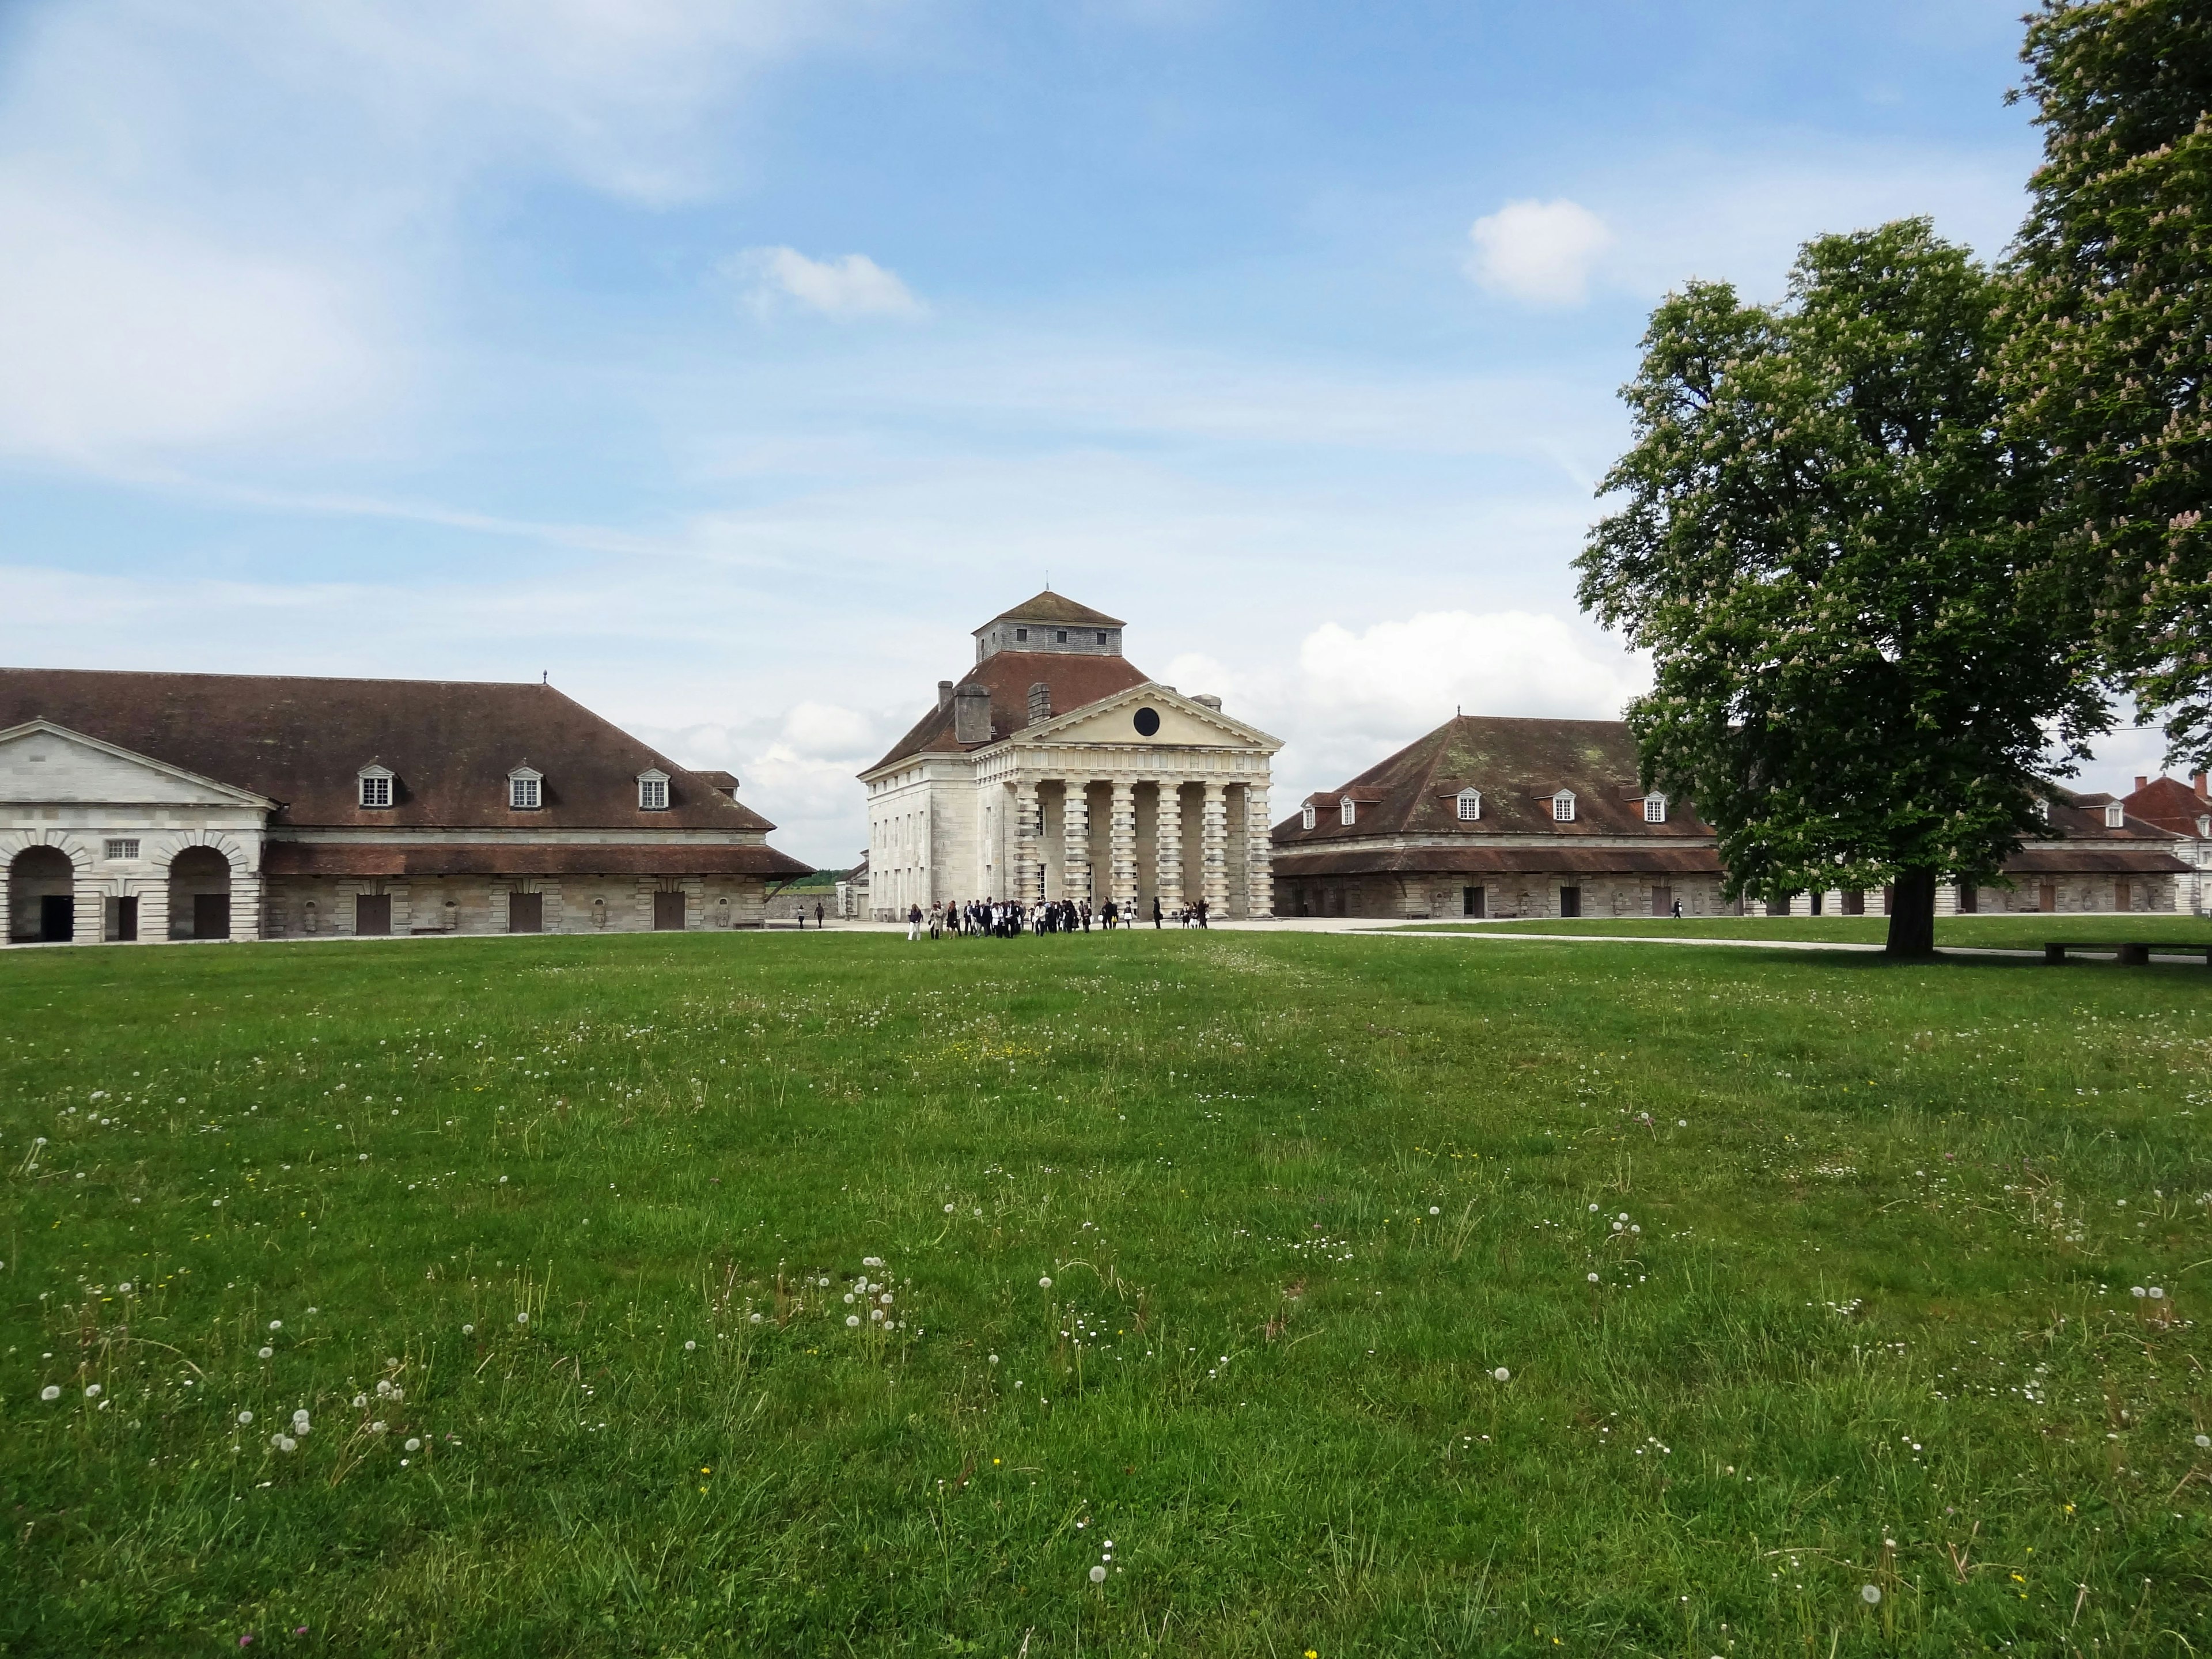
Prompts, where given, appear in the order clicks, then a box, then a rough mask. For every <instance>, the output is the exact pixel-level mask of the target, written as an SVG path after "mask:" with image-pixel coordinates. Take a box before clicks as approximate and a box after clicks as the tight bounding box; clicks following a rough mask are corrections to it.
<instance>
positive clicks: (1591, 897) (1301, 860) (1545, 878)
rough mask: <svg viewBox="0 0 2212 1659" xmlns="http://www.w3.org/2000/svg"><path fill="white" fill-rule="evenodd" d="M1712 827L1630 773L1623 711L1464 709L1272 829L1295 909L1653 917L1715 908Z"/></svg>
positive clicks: (1285, 889)
mask: <svg viewBox="0 0 2212 1659" xmlns="http://www.w3.org/2000/svg"><path fill="white" fill-rule="evenodd" d="M1713 840H1714V838H1713V832H1712V830H1711V828H1710V827H1709V826H1708V825H1706V824H1705V823H1702V822H1701V821H1699V818H1698V816H1697V814H1696V813H1695V812H1693V811H1691V809H1690V806H1689V804H1688V803H1687V802H1686V801H1675V800H1669V799H1667V798H1666V797H1665V796H1663V795H1656V794H1651V793H1647V792H1645V791H1644V789H1642V788H1641V787H1638V783H1637V767H1636V742H1635V739H1634V738H1632V737H1631V736H1630V735H1629V731H1628V728H1627V726H1625V725H1623V724H1622V723H1621V722H1620V721H1618V720H1514V719H1507V718H1504V717H1500V716H1497V715H1480V714H1464V715H1461V716H1458V717H1456V718H1455V719H1453V720H1448V721H1446V722H1445V723H1444V724H1443V725H1442V726H1438V727H1437V729H1436V730H1435V731H1433V732H1430V733H1429V734H1428V735H1427V736H1426V737H1425V738H1419V740H1417V741H1416V742H1413V743H1411V744H1407V746H1406V747H1405V748H1403V749H1401V750H1399V751H1398V752H1397V753H1396V754H1395V755H1392V756H1391V757H1389V759H1387V760H1385V761H1383V763H1381V764H1380V765H1378V766H1375V767H1371V768H1370V769H1368V770H1367V771H1364V772H1363V773H1361V774H1360V775H1358V777H1356V778H1354V779H1352V781H1351V782H1349V783H1347V784H1346V785H1345V786H1344V787H1342V788H1341V789H1334V790H1326V791H1323V792H1322V793H1318V794H1315V795H1311V796H1309V797H1308V798H1307V799H1306V800H1305V801H1304V804H1303V805H1301V807H1300V809H1299V811H1298V812H1297V814H1296V815H1295V816H1293V817H1288V818H1285V819H1284V820H1283V822H1282V823H1279V824H1277V825H1276V826H1275V830H1274V842H1275V906H1276V910H1277V913H1278V914H1279V915H1289V916H1363V915H1364V916H1404V917H1416V918H1418V917H1431V916H1472V917H1490V916H1653V915H1670V914H1671V913H1672V912H1673V909H1674V905H1675V904H1676V903H1677V902H1679V903H1680V905H1681V907H1682V913H1683V915H1715V914H1717V913H1718V912H1719V911H1720V910H1721V909H1722V908H1723V905H1722V901H1721V897H1720V881H1721V864H1720V857H1719V854H1717V853H1716V852H1715V851H1714V850H1713Z"/></svg>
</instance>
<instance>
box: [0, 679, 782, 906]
mask: <svg viewBox="0 0 2212 1659" xmlns="http://www.w3.org/2000/svg"><path fill="white" fill-rule="evenodd" d="M737 787H738V781H737V780H736V779H735V778H733V777H731V776H730V775H728V774H726V773H702V772H692V771H688V770H686V769H684V768H683V767H680V766H678V765H676V764H675V763H673V762H671V761H669V760H667V759H665V757H662V756H659V755H658V754H655V753H654V752H653V750H650V749H648V748H647V747H646V745H645V744H641V743H640V742H638V741H637V739H635V738H632V737H630V736H629V735H628V734H627V733H625V732H622V731H620V730H619V729H617V727H615V726H612V725H611V724H609V723H608V722H607V721H605V720H602V719H600V718H599V716H598V715H596V714H592V712H591V711H590V710H589V709H586V708H583V707H581V706H580V705H579V704H577V703H575V702H572V701H570V700H569V699H568V697H566V696H563V695H562V693H560V692H559V691H556V690H554V689H553V688H552V687H551V686H550V685H513V684H466V683H461V682H454V681H426V680H351V679H317V678H291V677H273V676H260V675H241V674H136V673H106V672H95V671H83V670H73V669H30V668H11V669H0V916H4V917H5V918H6V919H7V925H8V936H9V939H11V940H16V941H24V940H41V939H43V940H62V939H74V940H76V942H78V943H81V944H94V943H97V942H99V941H100V940H103V939H109V940H154V939H284V938H299V937H303V936H307V935H329V934H338V935H347V934H363V935H366V934H388V933H540V932H544V933H592V932H598V931H602V930H604V931H606V932H635V931H641V930H647V929H677V928H704V927H747V926H756V925H757V924H758V923H759V922H760V921H761V919H762V899H763V890H764V887H765V884H766V883H767V881H768V880H769V879H770V878H776V877H782V876H789V875H796V874H801V873H804V872H805V868H806V866H804V865H802V864H800V863H799V861H798V860H795V859H790V858H787V857H785V856H784V854H781V853H779V852H777V851H776V850H775V848H771V847H769V845H768V832H769V830H770V829H774V828H775V826H774V825H773V824H771V823H769V822H768V821H767V820H766V819H764V818H763V817H760V816H758V815H757V813H754V812H752V811H749V810H748V809H747V808H745V807H744V805H740V804H739V802H738V799H737Z"/></svg>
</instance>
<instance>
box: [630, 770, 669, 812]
mask: <svg viewBox="0 0 2212 1659" xmlns="http://www.w3.org/2000/svg"><path fill="white" fill-rule="evenodd" d="M637 804H638V805H639V807H640V808H641V810H643V811H647V812H665V811H667V810H668V780H667V779H665V778H640V779H639V780H638V781H637Z"/></svg>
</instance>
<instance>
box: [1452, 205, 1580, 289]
mask: <svg viewBox="0 0 2212 1659" xmlns="http://www.w3.org/2000/svg"><path fill="white" fill-rule="evenodd" d="M1468 240H1470V241H1472V242H1473V243H1474V252H1471V253H1470V254H1468V259H1467V274H1468V276H1472V277H1473V278H1474V280H1475V281H1476V282H1478V283H1481V284H1482V285H1483V286H1484V287H1485V288H1487V289H1493V290H1495V291H1497V292H1498V293H1501V294H1507V295H1511V296H1512V297H1513V298H1515V299H1516V300H1522V301H1527V302H1528V304H1530V305H1542V306H1577V305H1580V304H1581V303H1582V302H1583V300H1584V299H1585V298H1586V297H1588V295H1589V274H1590V267H1591V266H1592V265H1593V264H1595V261H1596V259H1597V257H1598V255H1599V254H1601V253H1602V252H1605V251H1606V249H1607V248H1608V247H1610V246H1612V245H1613V233H1612V231H1610V230H1608V229H1607V228H1606V223H1605V221H1604V220H1602V219H1601V218H1599V217H1598V216H1597V215H1595V213H1592V212H1591V211H1590V210H1589V209H1588V208H1586V207H1583V206H1582V205H1581V204H1578V203H1575V202H1570V201H1567V200H1565V199H1564V198H1562V199H1561V200H1559V201H1556V202H1534V201H1531V202H1508V203H1507V204H1505V205H1504V207H1502V208H1500V209H1499V210H1498V211H1497V212H1495V213H1492V214H1489V215H1487V216H1485V217H1483V218H1480V219H1477V220H1476V221H1475V222H1474V227H1473V228H1471V229H1469V230H1468Z"/></svg>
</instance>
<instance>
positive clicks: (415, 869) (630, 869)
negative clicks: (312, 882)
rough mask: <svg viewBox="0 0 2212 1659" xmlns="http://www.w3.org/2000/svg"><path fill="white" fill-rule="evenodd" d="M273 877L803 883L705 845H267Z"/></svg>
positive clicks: (788, 872)
mask: <svg viewBox="0 0 2212 1659" xmlns="http://www.w3.org/2000/svg"><path fill="white" fill-rule="evenodd" d="M261 867H262V870H263V871H264V873H266V874H269V875H272V876H410V875H420V876H470V875H486V876H768V877H771V878H775V877H784V876H807V875H811V874H813V873H814V872H813V871H812V870H811V868H810V867H809V866H806V865H804V864H801V863H800V862H799V860H797V859H794V858H790V857H787V856H786V855H785V854H781V853H779V852H777V851H776V850H775V848H773V847H732V846H730V845H729V844H728V843H726V842H707V841H657V842H628V843H626V844H624V845H622V846H618V847H609V846H606V845H604V844H592V845H587V846H578V845H574V844H566V845H552V844H549V843H547V842H540V841H531V842H523V841H512V842H459V843H456V842H356V841H345V842H335V841H272V842H270V843H269V845H268V848H267V849H266V850H265V851H264V853H263V854H262V861H261Z"/></svg>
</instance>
